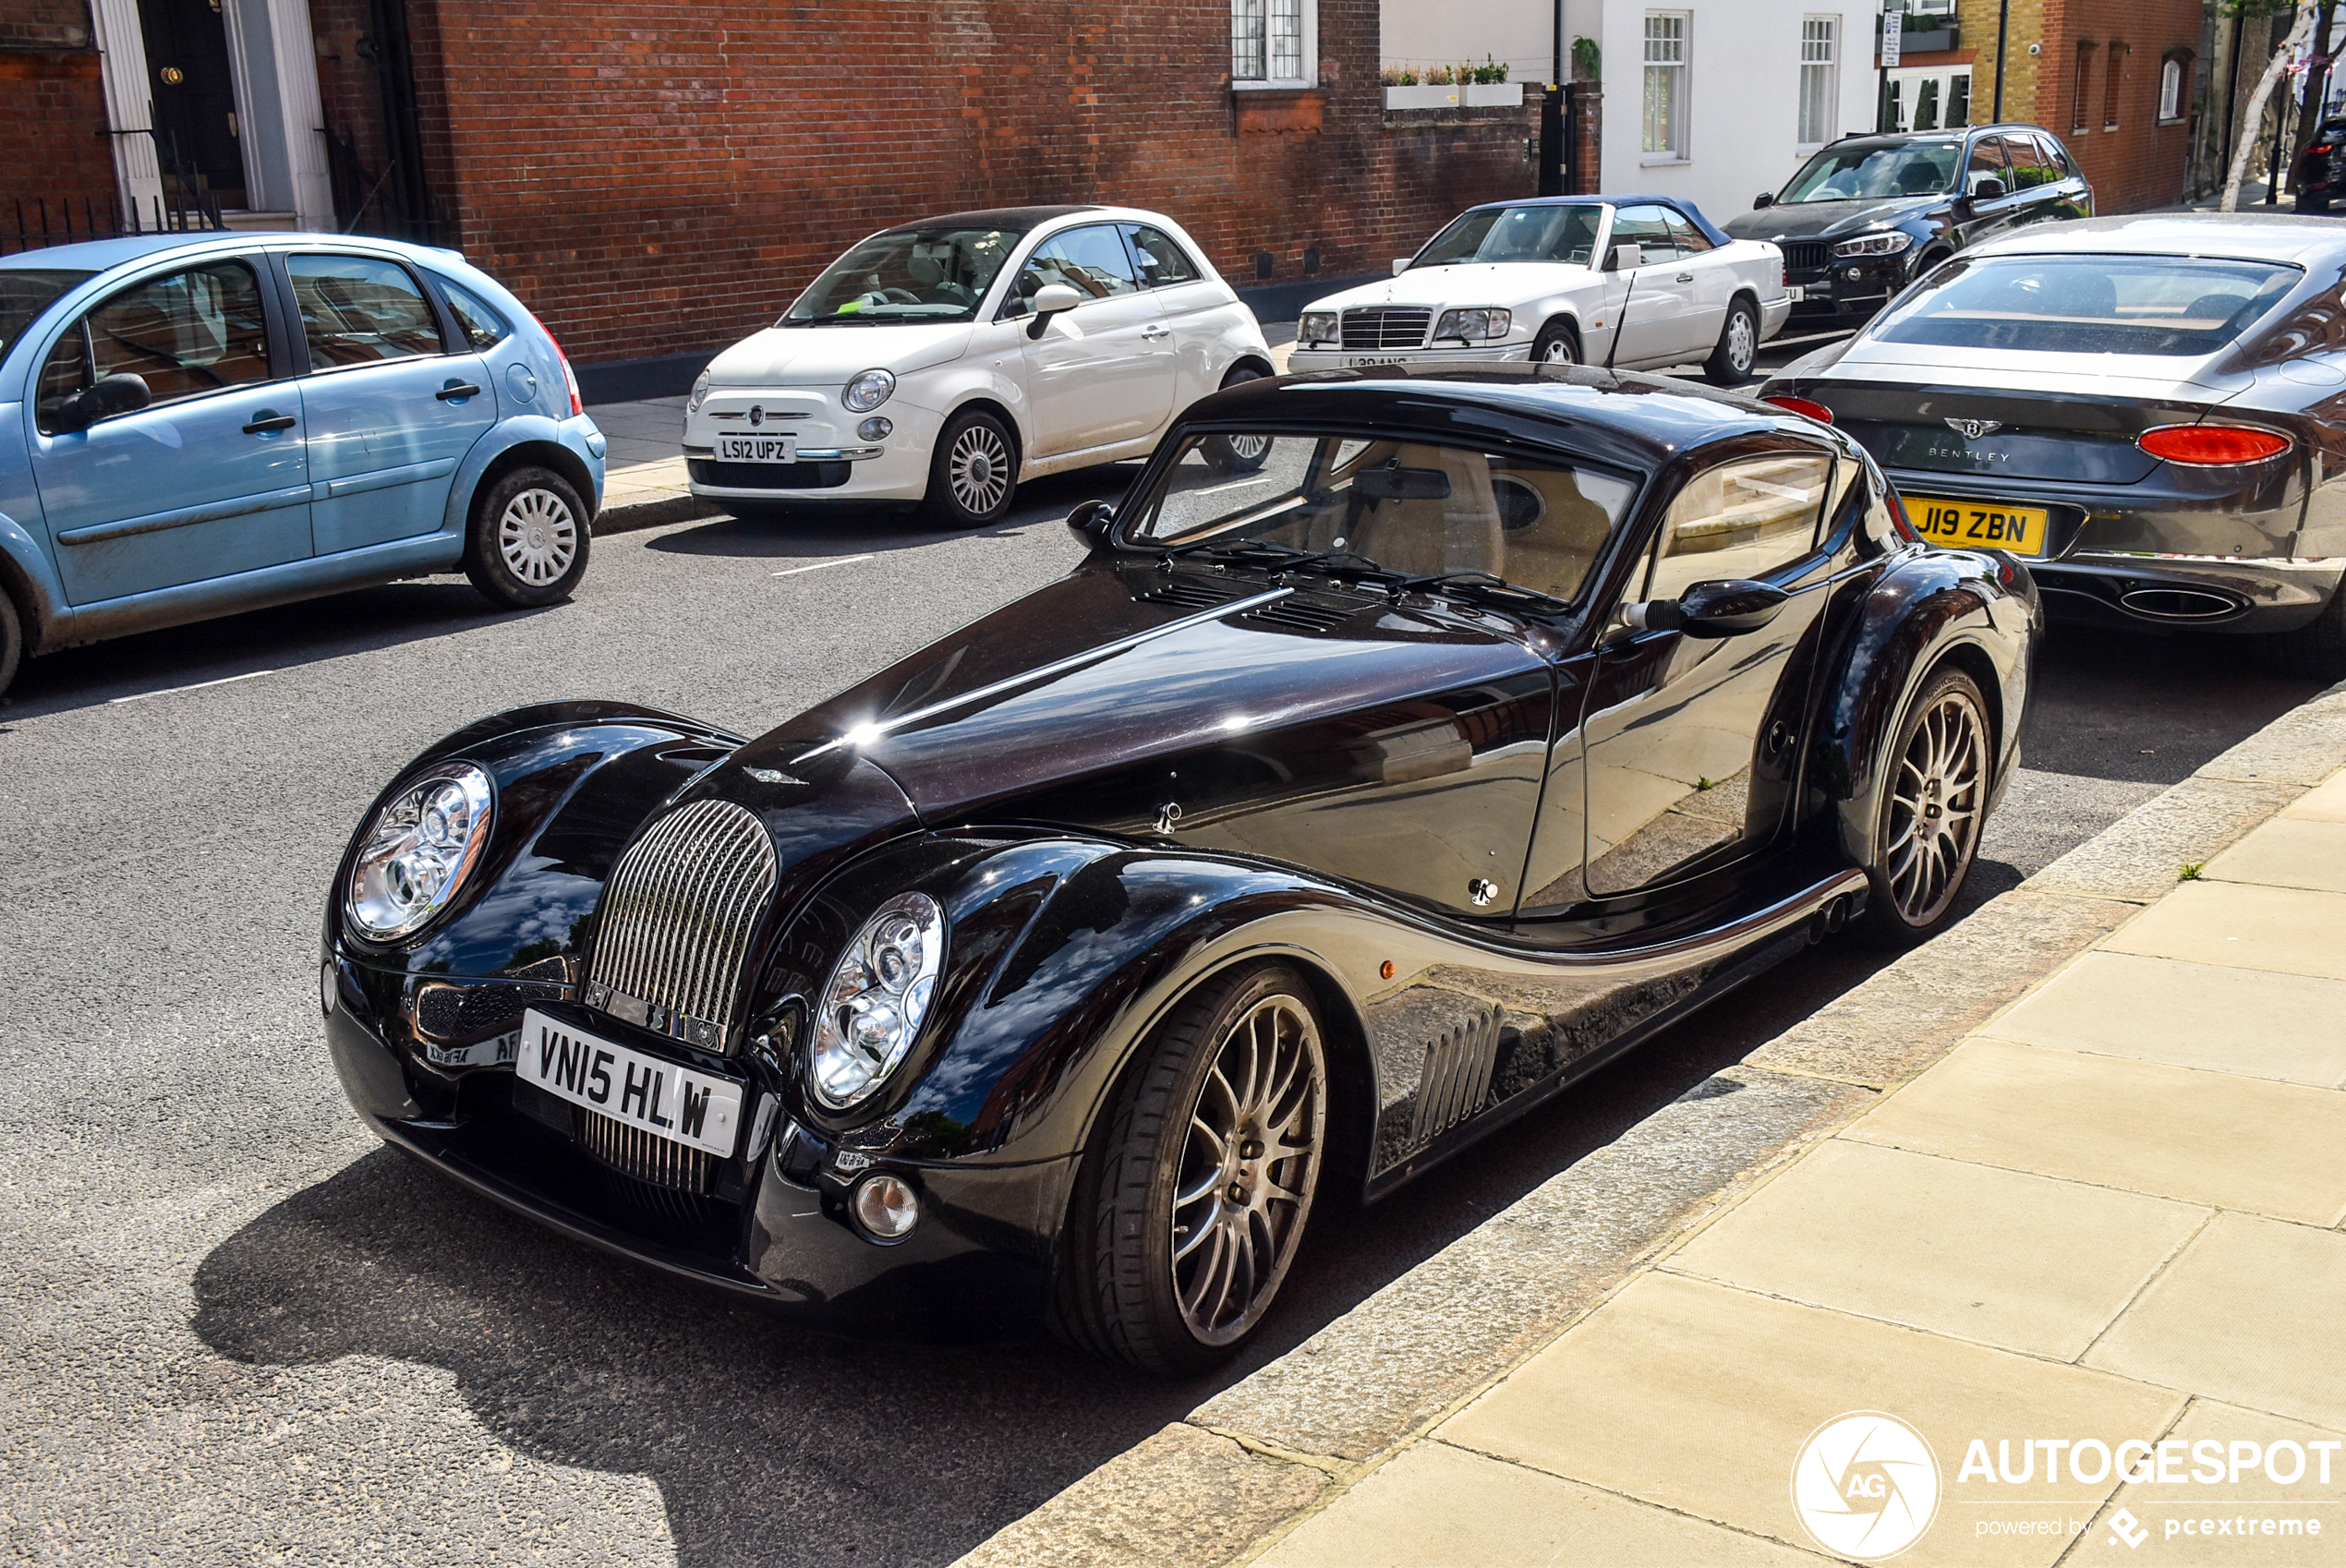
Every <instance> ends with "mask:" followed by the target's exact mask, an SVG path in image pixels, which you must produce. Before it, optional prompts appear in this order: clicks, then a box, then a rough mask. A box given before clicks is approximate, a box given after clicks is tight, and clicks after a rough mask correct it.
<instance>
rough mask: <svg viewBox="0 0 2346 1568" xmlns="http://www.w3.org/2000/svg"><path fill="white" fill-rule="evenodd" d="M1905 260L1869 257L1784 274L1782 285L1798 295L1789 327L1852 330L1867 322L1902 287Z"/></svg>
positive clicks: (1904, 284)
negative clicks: (1845, 327) (1846, 328)
mask: <svg viewBox="0 0 2346 1568" xmlns="http://www.w3.org/2000/svg"><path fill="white" fill-rule="evenodd" d="M1907 261H1908V258H1906V257H1905V256H1872V257H1864V258H1859V259H1841V260H1835V261H1832V262H1831V263H1830V264H1828V265H1826V266H1824V267H1821V268H1800V269H1796V270H1791V271H1786V273H1785V275H1784V282H1785V283H1787V284H1788V285H1789V286H1791V287H1793V288H1796V289H1798V290H1799V291H1800V295H1801V297H1800V299H1799V300H1798V301H1797V302H1796V303H1795V304H1794V305H1793V307H1792V309H1791V320H1792V324H1793V325H1794V326H1796V327H1811V328H1814V327H1832V326H1847V327H1854V326H1857V325H1859V324H1861V323H1863V322H1866V321H1868V320H1872V319H1873V318H1874V317H1875V316H1876V315H1878V314H1879V313H1880V310H1881V308H1882V307H1883V306H1885V305H1887V304H1889V303H1890V296H1893V295H1894V294H1896V293H1897V292H1898V291H1899V290H1900V289H1902V288H1904V287H1905V286H1906V265H1907Z"/></svg>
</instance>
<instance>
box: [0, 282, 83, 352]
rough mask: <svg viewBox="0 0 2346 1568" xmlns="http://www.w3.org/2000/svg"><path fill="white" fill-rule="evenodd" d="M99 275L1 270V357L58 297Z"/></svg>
mask: <svg viewBox="0 0 2346 1568" xmlns="http://www.w3.org/2000/svg"><path fill="white" fill-rule="evenodd" d="M97 275H98V274H97V273H95V272H77V271H67V269H65V268H62V267H57V268H47V267H0V354H6V353H7V352H8V350H9V349H10V348H12V347H14V346H15V344H16V341H17V339H18V338H20V337H22V336H23V335H24V333H25V330H26V329H27V328H29V327H30V326H31V325H32V323H33V322H35V321H37V320H40V319H41V313H42V311H43V310H46V309H48V308H49V307H50V306H52V305H54V304H55V303H56V301H57V296H59V295H61V294H63V293H65V292H66V290H67V289H69V288H71V287H73V285H74V284H76V283H81V282H83V281H84V280H86V279H89V278H94V277H96V276H97Z"/></svg>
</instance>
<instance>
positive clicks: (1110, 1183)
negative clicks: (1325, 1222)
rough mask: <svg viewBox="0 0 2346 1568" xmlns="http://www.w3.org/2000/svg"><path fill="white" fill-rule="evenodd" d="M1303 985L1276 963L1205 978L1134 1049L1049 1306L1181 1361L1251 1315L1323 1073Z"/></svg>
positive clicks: (1316, 1124) (1155, 1357) (1254, 1322)
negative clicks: (1138, 1053) (1137, 1054)
mask: <svg viewBox="0 0 2346 1568" xmlns="http://www.w3.org/2000/svg"><path fill="white" fill-rule="evenodd" d="M1310 998H1311V988H1310V987H1309V985H1307V984H1306V983H1305V982H1304V980H1303V977H1302V976H1301V975H1300V974H1298V973H1297V972H1296V971H1293V970H1292V969H1289V968H1288V967H1286V966H1285V965H1276V964H1275V965H1271V966H1268V967H1265V968H1262V969H1256V970H1252V971H1242V972H1240V973H1238V974H1235V975H1232V976H1228V977H1227V978H1223V979H1218V980H1214V981H1209V982H1208V983H1205V984H1204V985H1203V986H1201V987H1200V988H1199V989H1198V990H1197V991H1196V992H1194V993H1192V994H1191V995H1190V996H1189V997H1187V998H1185V999H1184V1000H1183V1001H1182V1003H1181V1004H1180V1006H1179V1007H1177V1008H1176V1009H1175V1010H1174V1012H1173V1014H1172V1016H1171V1017H1170V1018H1169V1019H1167V1020H1166V1022H1165V1023H1164V1025H1162V1026H1161V1027H1160V1028H1159V1029H1158V1031H1157V1032H1156V1034H1155V1036H1154V1037H1153V1038H1152V1039H1151V1041H1150V1043H1149V1044H1148V1045H1147V1046H1146V1047H1144V1049H1143V1056H1142V1057H1141V1059H1140V1061H1139V1062H1138V1063H1137V1065H1136V1066H1135V1067H1134V1068H1133V1069H1132V1072H1131V1075H1130V1077H1129V1078H1128V1079H1127V1080H1126V1082H1125V1084H1124V1086H1123V1088H1122V1090H1121V1091H1119V1094H1118V1096H1117V1100H1116V1103H1115V1104H1114V1106H1113V1107H1112V1108H1111V1110H1110V1112H1109V1114H1108V1116H1109V1119H1108V1124H1107V1126H1106V1128H1105V1129H1104V1131H1103V1133H1102V1136H1101V1139H1100V1140H1099V1143H1098V1146H1097V1147H1096V1148H1095V1149H1094V1151H1093V1153H1092V1155H1091V1157H1090V1158H1089V1159H1087V1160H1086V1161H1085V1163H1084V1168H1083V1172H1082V1176H1080V1177H1079V1178H1078V1181H1077V1185H1076V1194H1075V1200H1074V1203H1073V1205H1072V1207H1071V1208H1070V1212H1069V1214H1068V1233H1067V1236H1066V1244H1065V1248H1064V1251H1063V1253H1062V1260H1061V1264H1060V1277H1059V1285H1058V1294H1057V1299H1056V1303H1055V1309H1054V1320H1055V1322H1056V1325H1057V1327H1058V1330H1059V1332H1060V1333H1062V1334H1063V1335H1064V1336H1065V1337H1067V1338H1070V1339H1071V1340H1073V1341H1074V1342H1075V1343H1077V1344H1079V1345H1083V1346H1084V1347H1085V1348H1087V1349H1090V1350H1093V1351H1094V1352H1096V1353H1098V1354H1101V1355H1104V1356H1108V1357H1115V1358H1117V1359H1119V1360H1123V1361H1128V1362H1131V1364H1132V1365H1134V1366H1136V1367H1140V1368H1143V1369H1146V1370H1149V1371H1155V1372H1187V1371H1193V1370H1196V1369H1200V1368H1203V1367H1206V1366H1210V1365H1212V1364H1213V1363H1214V1362H1215V1361H1218V1360H1220V1359H1222V1358H1223V1357H1226V1356H1227V1355H1229V1354H1230V1353H1231V1352H1232V1351H1234V1350H1236V1349H1237V1348H1238V1346H1239V1345H1241V1344H1243V1343H1244V1342H1245V1341H1246V1340H1247V1338H1248V1337H1249V1336H1251V1335H1252V1333H1254V1331H1255V1330H1256V1329H1257V1328H1258V1327H1259V1326H1261V1324H1262V1322H1263V1320H1264V1314H1265V1313H1267V1312H1268V1311H1269V1309H1270V1307H1271V1304H1272V1302H1273V1300H1274V1299H1275V1298H1276V1297H1277V1295H1278V1291H1279V1286H1280V1285H1281V1284H1282V1283H1283V1282H1284V1281H1285V1280H1286V1278H1287V1273H1288V1266H1289V1265H1290V1264H1291V1263H1292V1262H1293V1261H1294V1260H1295V1254H1296V1248H1297V1247H1298V1246H1299V1245H1300V1243H1301V1241H1302V1239H1303V1232H1304V1226H1305V1224H1307V1222H1308V1221H1309V1220H1310V1218H1311V1213H1312V1199H1313V1197H1314V1195H1315V1194H1316V1193H1317V1192H1318V1190H1319V1184H1320V1178H1321V1174H1322V1166H1323V1154H1324V1151H1325V1147H1326V1142H1327V1101H1328V1071H1327V1054H1326V1049H1325V1046H1324V1043H1323V1040H1324V1035H1323V1032H1322V1031H1321V1028H1320V1019H1319V1014H1318V1012H1317V1010H1316V1009H1315V1008H1314V1007H1313V1006H1312V1001H1311V999H1310Z"/></svg>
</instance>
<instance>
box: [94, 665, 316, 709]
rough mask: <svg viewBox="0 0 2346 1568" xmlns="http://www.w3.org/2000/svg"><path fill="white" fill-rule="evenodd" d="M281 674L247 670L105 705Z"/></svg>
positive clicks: (114, 699) (200, 689) (280, 671)
mask: <svg viewBox="0 0 2346 1568" xmlns="http://www.w3.org/2000/svg"><path fill="white" fill-rule="evenodd" d="M283 673H284V671H283V670H277V669H248V670H247V671H246V672H245V673H244V674H242V675H224V676H222V677H221V678H220V679H219V680H217V681H197V682H196V683H195V684H194V685H192V686H165V687H164V688H163V690H162V691H160V692H133V693H131V694H129V695H128V696H127V697H108V698H107V699H106V703H107V706H113V705H114V704H115V703H143V702H145V701H146V700H147V699H148V698H149V697H170V696H176V695H177V694H180V693H181V692H200V691H202V690H203V689H204V688H205V687H206V686H231V685H234V684H236V682H237V681H258V680H260V678H261V677H262V676H264V675H280V674H283Z"/></svg>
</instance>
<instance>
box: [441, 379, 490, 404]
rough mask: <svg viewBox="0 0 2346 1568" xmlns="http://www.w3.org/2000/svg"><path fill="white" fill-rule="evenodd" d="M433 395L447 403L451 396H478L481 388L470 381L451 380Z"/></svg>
mask: <svg viewBox="0 0 2346 1568" xmlns="http://www.w3.org/2000/svg"><path fill="white" fill-rule="evenodd" d="M431 395H432V396H434V397H436V398H438V399H440V401H441V402H442V403H446V402H448V401H449V400H450V399H451V398H458V397H478V396H479V395H480V389H479V388H478V387H477V386H475V385H473V384H472V383H471V382H470V381H451V382H449V383H448V384H447V385H446V386H444V387H442V388H441V389H440V390H439V391H438V392H434V393H432V394H431Z"/></svg>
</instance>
